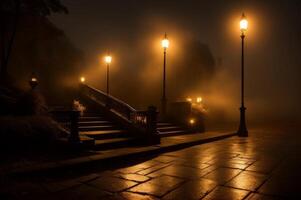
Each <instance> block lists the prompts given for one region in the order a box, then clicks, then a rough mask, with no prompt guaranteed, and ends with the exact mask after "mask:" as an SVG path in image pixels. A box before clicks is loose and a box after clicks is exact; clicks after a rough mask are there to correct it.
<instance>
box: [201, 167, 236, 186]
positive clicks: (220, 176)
mask: <svg viewBox="0 0 301 200" xmlns="http://www.w3.org/2000/svg"><path fill="white" fill-rule="evenodd" d="M240 172H241V170H239V169H231V168H217V169H216V170H214V171H212V172H210V173H209V174H207V175H206V176H204V178H207V179H210V180H213V181H215V182H218V183H219V184H225V183H226V182H228V181H229V180H230V179H232V178H233V177H235V176H236V175H238V174H239V173H240Z"/></svg>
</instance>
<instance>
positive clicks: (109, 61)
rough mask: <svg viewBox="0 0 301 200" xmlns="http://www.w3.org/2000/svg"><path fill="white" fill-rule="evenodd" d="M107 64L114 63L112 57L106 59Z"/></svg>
mask: <svg viewBox="0 0 301 200" xmlns="http://www.w3.org/2000/svg"><path fill="white" fill-rule="evenodd" d="M105 62H106V63H107V64H110V63H111V62H112V56H106V57H105Z"/></svg>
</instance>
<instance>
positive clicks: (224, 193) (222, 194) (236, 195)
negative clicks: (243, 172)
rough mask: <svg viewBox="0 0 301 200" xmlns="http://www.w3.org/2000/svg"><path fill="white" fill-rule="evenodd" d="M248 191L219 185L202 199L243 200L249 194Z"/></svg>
mask: <svg viewBox="0 0 301 200" xmlns="http://www.w3.org/2000/svg"><path fill="white" fill-rule="evenodd" d="M248 193H249V192H248V191H246V190H239V189H234V188H228V187H222V186H220V187H217V188H215V189H214V190H213V191H212V192H210V193H209V194H208V195H207V196H205V197H204V198H203V199H202V200H209V199H211V200H241V199H244V198H245V197H246V196H247V195H248Z"/></svg>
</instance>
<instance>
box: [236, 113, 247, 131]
mask: <svg viewBox="0 0 301 200" xmlns="http://www.w3.org/2000/svg"><path fill="white" fill-rule="evenodd" d="M245 112H246V108H245V107H241V108H240V124H239V129H238V131H237V134H238V136H239V137H248V130H247V126H246V117H245Z"/></svg>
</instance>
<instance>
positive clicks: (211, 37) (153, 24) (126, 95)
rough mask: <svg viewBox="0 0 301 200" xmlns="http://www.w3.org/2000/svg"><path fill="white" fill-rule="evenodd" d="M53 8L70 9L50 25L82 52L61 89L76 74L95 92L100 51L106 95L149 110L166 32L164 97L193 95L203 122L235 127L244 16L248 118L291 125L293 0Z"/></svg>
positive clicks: (295, 88)
mask: <svg viewBox="0 0 301 200" xmlns="http://www.w3.org/2000/svg"><path fill="white" fill-rule="evenodd" d="M62 2H63V4H65V5H66V6H67V7H68V9H69V12H70V13H69V14H68V15H53V16H52V17H51V21H52V22H53V23H54V24H55V25H56V26H57V27H58V28H59V29H62V30H63V31H64V32H65V34H66V36H67V37H68V38H69V39H70V42H71V43H72V44H73V45H74V46H75V47H76V48H78V49H79V50H80V51H81V53H82V54H81V55H83V58H82V59H81V60H80V61H76V64H77V65H78V68H79V71H77V70H76V72H77V73H76V74H77V75H75V76H70V77H68V75H67V76H64V77H65V80H64V81H63V82H64V84H65V85H75V84H76V82H78V77H79V76H81V75H84V76H85V77H86V79H87V82H88V83H89V84H91V85H93V86H95V87H97V88H100V89H103V90H104V89H105V78H106V76H105V64H104V62H103V56H104V55H105V54H106V52H107V51H109V52H110V53H111V54H112V56H113V62H112V66H111V92H112V94H113V95H115V96H117V97H119V98H121V99H123V100H125V101H127V102H129V103H130V104H132V105H134V106H135V107H137V108H142V107H145V106H147V105H149V104H156V105H158V103H159V101H160V98H161V87H162V86H161V82H162V63H163V51H162V48H161V44H160V41H161V39H162V37H163V35H164V33H165V32H167V34H168V37H169V39H170V48H169V49H168V60H167V68H168V69H167V73H168V74H167V81H168V82H167V89H168V91H167V95H168V99H169V100H170V101H173V100H183V99H184V98H185V97H187V96H191V97H196V96H202V97H203V99H204V103H205V104H206V106H207V108H208V113H209V116H211V117H212V119H213V118H214V117H215V118H218V119H222V120H228V121H237V120H238V116H239V111H238V107H239V103H240V102H239V95H240V92H239V91H240V37H239V35H240V32H239V20H240V17H241V14H242V12H245V14H246V16H247V18H248V20H249V30H248V32H247V37H246V65H245V67H246V86H245V87H246V106H247V108H248V110H247V118H248V120H249V121H252V122H256V121H258V122H262V121H275V120H281V121H290V120H297V119H299V112H300V106H299V102H300V79H299V76H300V67H301V66H300V65H301V61H300V55H299V54H300V50H301V49H300V48H301V47H300V44H301V4H300V2H299V1H297V0H296V1H294V0H289V1H287V0H280V1H272V0H260V1H259V0H258V1H256V0H255V1H234V0H230V1H219V0H213V1H201V0H199V1H194V0H186V1H180V0H165V1H155V0H153V1H149V0H143V1H141V0H140V1H138V0H110V1H99V0H88V1H87V0H63V1H62ZM76 58H78V57H76ZM62 59H63V58H62ZM69 59H72V58H69ZM73 60H74V59H73ZM60 67H61V68H62V69H64V66H63V65H62V66H60ZM76 76H78V77H76ZM75 77H76V78H75ZM54 79H55V78H54ZM213 116H214V117H213Z"/></svg>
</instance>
